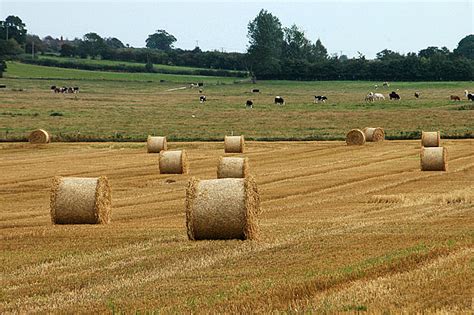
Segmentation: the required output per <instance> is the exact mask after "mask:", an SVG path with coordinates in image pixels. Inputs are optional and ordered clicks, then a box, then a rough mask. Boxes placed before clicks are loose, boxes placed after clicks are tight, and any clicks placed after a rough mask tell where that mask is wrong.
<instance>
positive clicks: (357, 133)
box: [346, 129, 365, 145]
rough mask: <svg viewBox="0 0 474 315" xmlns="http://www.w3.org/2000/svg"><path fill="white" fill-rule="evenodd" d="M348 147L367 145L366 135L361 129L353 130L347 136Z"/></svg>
mask: <svg viewBox="0 0 474 315" xmlns="http://www.w3.org/2000/svg"><path fill="white" fill-rule="evenodd" d="M346 143H347V145H363V144H364V143H365V134H364V132H363V131H362V130H360V129H352V130H351V131H349V132H348V133H347V135H346Z"/></svg>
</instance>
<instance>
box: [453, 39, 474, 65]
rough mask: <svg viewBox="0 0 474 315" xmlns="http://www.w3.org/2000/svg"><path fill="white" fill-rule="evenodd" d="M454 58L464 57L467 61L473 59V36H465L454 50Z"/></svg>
mask: <svg viewBox="0 0 474 315" xmlns="http://www.w3.org/2000/svg"><path fill="white" fill-rule="evenodd" d="M453 52H454V54H455V55H456V56H462V57H466V58H468V59H474V35H472V34H471V35H467V36H466V37H464V38H463V39H461V41H460V42H459V44H458V47H457V48H456V49H454V51H453Z"/></svg>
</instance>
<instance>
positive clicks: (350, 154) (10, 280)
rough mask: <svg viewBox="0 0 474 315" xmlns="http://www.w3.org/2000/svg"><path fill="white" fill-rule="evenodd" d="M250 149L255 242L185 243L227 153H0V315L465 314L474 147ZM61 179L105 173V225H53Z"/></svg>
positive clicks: (22, 149) (211, 146)
mask: <svg viewBox="0 0 474 315" xmlns="http://www.w3.org/2000/svg"><path fill="white" fill-rule="evenodd" d="M443 145H445V146H446V147H447V149H448V151H449V166H448V168H449V171H448V172H421V171H420V160H419V150H420V147H419V141H385V142H383V143H368V144H366V145H364V146H355V147H352V146H351V147H348V146H346V145H345V143H344V142H292V143H289V142H273V143H265V142H248V143H247V153H246V156H248V157H249V163H250V170H251V172H252V173H253V174H254V175H255V177H256V181H257V184H258V185H259V190H260V193H261V206H262V210H263V213H262V214H261V216H260V228H261V231H260V232H261V233H260V240H259V241H256V242H253V241H245V242H244V241H188V239H187V235H186V225H185V199H184V198H185V187H186V183H187V181H188V179H189V178H190V177H191V176H196V177H198V178H201V179H210V178H215V176H216V167H217V162H218V159H219V157H220V156H221V155H222V153H223V143H204V142H197V143H196V142H195V143H170V144H169V147H170V149H186V151H187V152H188V155H189V163H190V174H189V175H159V174H158V155H157V154H147V153H146V147H145V144H144V143H143V144H142V143H126V144H117V143H100V144H97V143H83V144H71V143H67V144H66V143H53V144H48V145H39V146H33V145H29V144H26V143H13V144H1V145H0V150H1V163H0V173H1V174H2V176H1V178H0V194H1V198H0V238H1V242H0V247H1V251H0V255H1V265H2V276H1V278H0V279H1V280H0V281H1V282H0V287H1V295H0V312H1V313H5V312H20V313H25V312H28V313H31V312H43V313H44V312H61V313H72V312H81V313H88V312H92V311H94V312H106V311H110V310H115V311H165V312H183V311H194V312H203V313H205V312H224V311H225V312H236V311H238V312H249V311H253V312H268V311H271V310H279V311H288V310H297V311H305V310H306V311H316V310H317V311H342V310H369V311H371V310H372V311H375V310H381V309H392V310H399V309H400V308H403V309H404V310H407V311H418V310H445V311H464V312H469V311H472V296H473V294H472V292H473V285H472V283H473V281H472V280H473V269H472V264H473V253H474V245H473V237H474V235H473V230H474V211H473V207H474V141H473V140H449V141H447V140H444V141H443ZM55 175H63V176H84V177H98V176H100V175H106V176H107V177H108V178H109V182H110V185H111V187H112V203H113V214H112V223H111V224H110V225H69V226H65V225H56V226H53V225H52V224H51V222H50V215H49V190H50V186H51V180H52V178H53V176H55Z"/></svg>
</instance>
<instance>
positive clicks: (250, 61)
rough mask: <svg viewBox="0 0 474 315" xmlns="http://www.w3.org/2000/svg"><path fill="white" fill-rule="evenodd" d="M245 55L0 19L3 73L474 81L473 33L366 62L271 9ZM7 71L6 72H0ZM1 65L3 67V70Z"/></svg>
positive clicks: (252, 27) (252, 30) (162, 36)
mask: <svg viewBox="0 0 474 315" xmlns="http://www.w3.org/2000/svg"><path fill="white" fill-rule="evenodd" d="M247 36H248V39H249V46H248V49H247V52H246V53H226V52H219V51H201V49H199V47H196V48H195V49H193V50H183V49H179V48H174V47H173V44H174V43H175V42H176V37H174V36H173V35H172V34H169V33H168V32H166V31H165V30H157V31H156V32H155V33H153V34H150V35H149V36H148V38H147V39H146V48H132V47H129V45H124V44H123V43H122V42H121V41H120V40H119V39H118V38H115V37H111V38H102V37H101V36H100V35H99V34H97V33H87V34H85V35H84V36H83V37H82V38H80V39H79V38H75V39H74V40H64V39H62V38H60V39H58V38H53V37H51V36H47V37H45V38H43V39H41V38H39V37H38V36H36V35H30V34H27V31H26V29H25V24H24V23H23V22H22V21H21V19H20V18H19V17H16V16H9V17H7V18H6V19H5V21H0V74H1V71H2V69H4V65H5V63H4V62H2V60H3V59H5V58H9V57H10V58H11V57H12V56H14V55H18V54H21V53H24V52H25V51H26V52H28V53H31V52H36V53H53V54H60V55H61V56H63V57H79V58H101V59H107V60H119V61H133V62H139V63H144V64H146V65H147V69H150V71H152V70H153V63H155V64H167V65H179V66H191V67H201V68H211V69H230V70H243V71H249V72H251V73H252V74H253V75H255V76H256V77H258V78H260V79H289V80H472V79H473V78H474V74H473V73H474V35H468V36H466V37H465V38H463V39H462V40H461V41H460V42H459V44H458V47H457V48H456V49H454V51H453V52H451V51H449V49H447V48H446V47H442V48H438V47H427V48H426V49H423V50H421V51H419V52H418V53H408V54H406V55H403V54H399V53H397V52H394V51H391V50H388V49H385V50H383V51H381V52H379V53H378V54H377V55H376V59H374V60H368V59H366V58H365V56H363V55H362V54H359V56H358V57H356V58H352V59H349V58H347V56H344V55H342V56H337V55H329V54H328V51H327V49H326V48H325V47H324V45H323V43H322V42H321V40H319V39H318V40H316V41H315V42H314V43H313V42H311V41H310V40H309V39H308V38H307V37H306V34H305V33H304V32H303V31H302V30H300V29H299V28H298V26H296V25H292V26H290V27H283V26H282V24H281V22H280V20H279V19H278V17H276V16H274V15H273V14H271V13H269V12H268V11H266V10H261V11H260V13H259V14H258V15H257V16H256V17H255V19H253V20H252V21H250V22H249V24H248V35H247ZM2 65H3V66H2ZM2 67H3V68H2Z"/></svg>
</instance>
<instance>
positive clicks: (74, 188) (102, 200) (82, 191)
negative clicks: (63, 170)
mask: <svg viewBox="0 0 474 315" xmlns="http://www.w3.org/2000/svg"><path fill="white" fill-rule="evenodd" d="M111 204H112V203H111V193H110V186H109V182H108V180H107V177H105V176H101V177H98V178H83V177H59V176H57V177H54V178H53V183H52V186H51V196H50V207H51V221H52V222H53V223H54V224H108V223H110V218H111V213H112V211H111V207H112V206H111Z"/></svg>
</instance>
